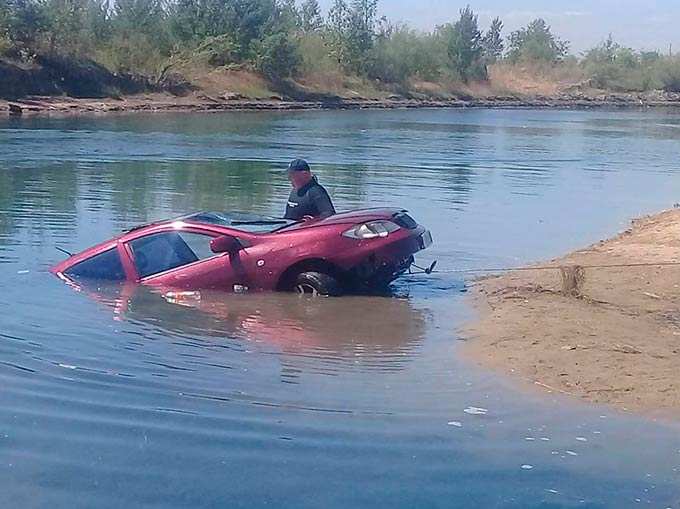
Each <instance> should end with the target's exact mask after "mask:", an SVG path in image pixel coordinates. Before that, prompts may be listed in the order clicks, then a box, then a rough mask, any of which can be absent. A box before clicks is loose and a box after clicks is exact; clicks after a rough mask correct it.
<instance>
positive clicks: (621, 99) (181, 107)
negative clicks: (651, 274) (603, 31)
mask: <svg viewBox="0 0 680 509" xmlns="http://www.w3.org/2000/svg"><path fill="white" fill-rule="evenodd" d="M641 106H642V107H680V94H679V95H677V97H676V95H673V96H668V97H665V96H664V97H663V98H654V97H647V96H641V95H634V94H606V95H598V96H588V95H583V94H565V95H559V96H557V97H542V96H536V97H532V98H522V97H512V96H508V97H500V96H499V97H486V98H478V99H450V100H437V99H406V98H399V97H393V98H390V99H362V98H357V99H346V98H329V99H328V100H325V101H290V100H284V99H283V98H270V99H244V98H236V99H225V98H223V97H211V96H208V95H206V94H201V93H198V94H192V95H190V96H187V97H176V96H172V95H169V94H161V93H156V94H141V95H134V96H125V97H122V98H119V99H113V98H104V99H76V98H71V97H42V96H41V97H26V98H23V99H17V100H14V101H9V100H2V99H0V115H11V114H14V115H31V114H33V115H35V114H41V115H50V114H55V115H64V114H87V113H116V112H171V111H239V110H263V111H277V110H284V111H285V110H318V109H334V110H337V109H408V108H566V109H569V108H572V109H577V108H579V109H583V108H602V107H628V108H630V107H641Z"/></svg>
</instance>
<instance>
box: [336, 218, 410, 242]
mask: <svg viewBox="0 0 680 509" xmlns="http://www.w3.org/2000/svg"><path fill="white" fill-rule="evenodd" d="M398 229H399V226H398V225H396V224H394V223H393V222H391V221H371V222H370V223H363V224H358V225H356V226H355V227H353V228H350V229H349V230H347V231H346V232H345V233H343V236H345V237H349V238H350V239H358V240H367V239H377V238H384V237H387V236H388V235H389V234H390V233H392V232H396V231H397V230H398Z"/></svg>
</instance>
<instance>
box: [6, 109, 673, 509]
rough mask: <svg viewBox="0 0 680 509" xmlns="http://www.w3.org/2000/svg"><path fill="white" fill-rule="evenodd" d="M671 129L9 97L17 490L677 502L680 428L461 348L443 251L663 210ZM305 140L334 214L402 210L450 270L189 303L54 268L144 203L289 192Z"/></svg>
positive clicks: (448, 260) (382, 501) (152, 212)
mask: <svg viewBox="0 0 680 509" xmlns="http://www.w3.org/2000/svg"><path fill="white" fill-rule="evenodd" d="M679 142H680V113H679V112H676V111H673V110H654V111H645V110H640V111H634V110H625V111H603V110H599V111H549V110H545V111H534V110H483V109H476V110H464V109H463V110H417V111H347V112H342V111H333V112H283V113H254V112H244V113H236V112H234V113H221V114H139V115H120V116H115V115H112V116H103V117H94V116H93V117H72V118H53V119H49V118H39V117H35V118H30V117H28V118H23V119H0V281H2V283H0V288H1V290H2V291H1V292H0V310H1V314H0V384H1V385H0V387H1V389H0V506H1V507H52V508H61V507H65V508H66V507H68V508H74V507H83V508H85V507H87V508H90V507H96V508H109V507H111V508H115V507H123V506H129V507H158V508H161V507H162V508H172V507H177V508H179V507H199V506H200V507H245V508H259V507H295V508H297V507H326V508H345V507H370V508H373V507H390V508H402V507H403V508H413V507H419V508H420V507H422V508H426V507H442V508H449V507H504V508H505V507H508V508H539V507H540V508H556V507H579V508H581V507H589V508H605V507H607V508H609V507H611V508H622V507H639V506H645V507H680V505H678V504H679V503H680V485H679V483H678V481H679V478H678V477H679V473H678V468H680V436H679V435H678V433H677V427H675V426H671V425H669V424H667V423H662V422H657V421H654V420H651V419H647V418H645V416H634V415H628V414H626V413H625V412H615V411H613V410H611V409H608V408H603V407H597V406H594V405H587V404H583V403H580V402H578V401H573V400H571V399H569V398H566V397H561V396H559V395H555V394H547V393H544V392H539V391H526V390H524V388H523V387H521V386H520V385H518V384H516V383H515V382H514V381H512V380H507V379H505V378H503V377H500V376H497V375H495V374H493V373H489V372H487V371H485V370H483V369H481V368H479V367H476V366H474V365H471V363H470V362H467V361H466V360H464V359H461V358H459V355H458V353H457V352H458V349H459V346H460V344H461V338H460V337H459V335H458V332H457V331H458V329H459V327H460V326H461V325H462V324H464V323H465V321H467V320H471V319H473V318H474V314H473V311H472V309H471V308H470V306H469V303H468V302H467V301H466V299H465V288H466V284H467V281H466V279H465V277H464V275H462V274H457V273H454V272H450V271H453V270H458V269H470V268H479V267H499V266H517V265H520V264H522V263H526V262H530V261H536V260H540V259H543V258H546V257H551V256H557V255H560V254H561V253H563V252H564V251H566V250H569V249H572V248H576V247H580V246H584V245H586V244H588V243H590V242H594V241H596V240H598V239H600V238H603V237H605V236H609V235H611V234H613V233H615V232H616V231H618V230H621V229H624V228H625V226H626V224H627V221H628V220H629V219H630V218H631V217H635V216H638V215H641V214H644V213H647V212H653V211H656V210H659V209H661V208H668V207H671V206H673V205H674V204H675V202H676V201H680V199H679V193H678V191H679V190H680V189H679V186H678V183H679V176H680V162H679V161H680V160H679V159H678V147H679V146H680V145H679ZM295 157H304V158H306V159H308V160H309V161H310V163H311V164H312V166H313V169H314V170H315V172H316V173H317V174H318V176H319V179H320V180H321V181H322V183H323V184H325V185H326V186H327V188H328V189H329V191H330V192H331V195H332V197H333V199H334V201H335V204H336V208H338V209H340V210H346V209H351V208H357V207H368V206H380V205H389V206H399V207H405V208H407V209H409V210H410V212H411V214H412V215H413V216H414V217H415V218H416V219H417V220H418V221H419V222H421V223H422V224H424V225H426V226H427V227H428V228H430V229H431V230H432V233H433V236H434V239H435V244H434V245H433V246H432V248H430V249H429V250H428V251H425V252H423V253H422V254H421V256H420V261H422V263H428V262H430V261H432V260H435V259H436V260H438V261H439V267H440V268H441V269H443V270H444V271H446V272H441V273H439V274H433V275H431V276H429V277H428V276H424V275H412V276H406V277H404V278H402V279H401V280H399V281H398V282H397V283H396V284H395V287H394V296H392V297H347V298H341V299H317V300H309V299H300V298H297V297H295V296H292V295H282V294H259V295H226V294H225V295H216V294H205V295H203V296H202V297H203V298H202V301H201V303H200V305H197V306H178V305H176V304H172V303H169V302H166V301H164V300H162V299H161V298H160V297H158V296H156V295H154V294H151V293H148V292H145V291H143V290H141V289H140V290H136V291H134V292H129V293H125V294H124V295H121V294H120V292H118V293H117V292H116V290H115V289H112V290H111V291H101V292H97V293H88V292H76V291H74V290H73V289H72V288H70V287H68V286H66V285H65V284H63V283H62V282H61V281H59V280H58V279H57V278H55V277H53V276H52V275H50V274H49V273H48V272H47V269H48V268H49V267H50V266H51V265H52V264H54V263H55V262H57V261H59V260H61V259H63V257H64V255H63V254H62V253H61V252H59V251H58V250H57V249H56V247H55V246H58V247H61V248H63V249H66V250H69V251H78V250H81V249H84V248H86V247H88V246H90V245H92V244H95V243H97V242H99V241H101V240H105V239H107V238H109V237H111V236H113V235H115V234H117V233H118V232H120V231H121V230H123V229H126V228H129V227H131V226H134V225H136V224H140V223H143V222H147V221H150V220H153V219H161V218H166V217H171V216H179V215H183V214H186V213H188V212H191V211H194V210H244V211H253V212H258V213H265V214H281V212H282V210H283V207H284V204H285V201H286V198H287V195H288V190H289V188H288V186H289V184H288V182H287V180H286V175H285V171H284V168H285V165H286V163H287V161H288V160H290V159H293V158H295ZM538 334H539V335H540V331H538Z"/></svg>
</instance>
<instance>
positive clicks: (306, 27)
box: [300, 0, 323, 33]
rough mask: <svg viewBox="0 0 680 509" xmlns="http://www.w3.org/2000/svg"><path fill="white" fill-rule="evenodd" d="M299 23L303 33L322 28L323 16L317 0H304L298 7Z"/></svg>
mask: <svg viewBox="0 0 680 509" xmlns="http://www.w3.org/2000/svg"><path fill="white" fill-rule="evenodd" d="M300 18H301V19H300V23H301V26H302V31H303V32H305V33H309V32H318V31H319V30H321V29H322V28H323V18H322V17H321V9H320V8H319V2H318V1H317V0H305V1H304V2H303V3H302V6H301V7H300Z"/></svg>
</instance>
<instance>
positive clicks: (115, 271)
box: [64, 247, 126, 281]
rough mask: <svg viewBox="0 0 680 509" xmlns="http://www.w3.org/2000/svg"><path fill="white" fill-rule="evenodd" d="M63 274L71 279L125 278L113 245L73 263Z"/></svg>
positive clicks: (119, 279)
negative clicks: (106, 249)
mask: <svg viewBox="0 0 680 509" xmlns="http://www.w3.org/2000/svg"><path fill="white" fill-rule="evenodd" d="M64 274H66V275H67V276H69V277H71V278H73V279H103V280H107V281H124V280H125V279H126V277H125V270H124V269H123V264H122V263H121V261H120V255H119V254H118V249H117V248H115V247H114V248H112V249H109V250H108V251H104V252H103V253H99V254H98V255H95V256H93V257H91V258H88V259H87V260H83V261H82V262H80V263H77V264H75V265H74V266H73V267H71V268H70V269H68V270H66V271H65V272H64Z"/></svg>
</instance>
